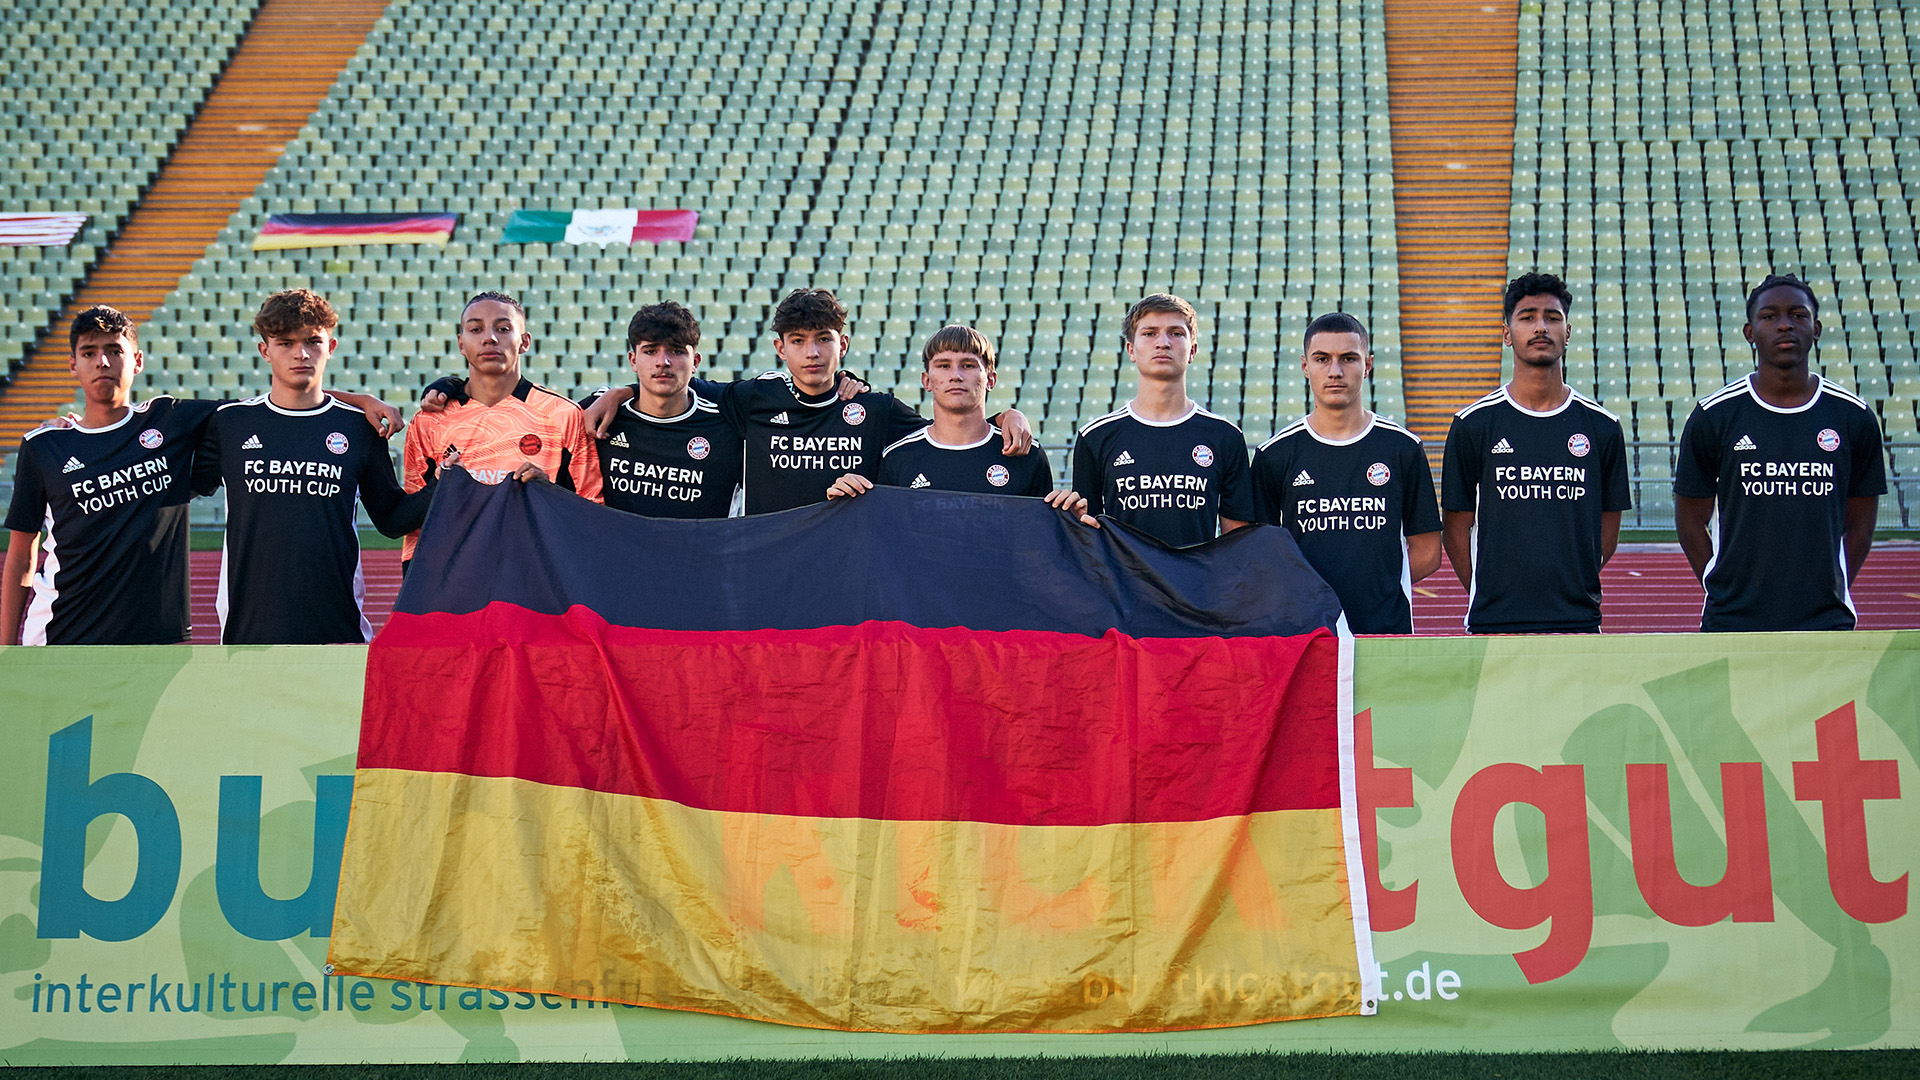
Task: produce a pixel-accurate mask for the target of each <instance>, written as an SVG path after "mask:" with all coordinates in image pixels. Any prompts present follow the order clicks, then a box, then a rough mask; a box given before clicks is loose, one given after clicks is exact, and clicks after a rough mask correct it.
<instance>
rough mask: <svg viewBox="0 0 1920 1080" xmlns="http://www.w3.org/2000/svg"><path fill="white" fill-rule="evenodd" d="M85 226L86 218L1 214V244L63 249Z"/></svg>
mask: <svg viewBox="0 0 1920 1080" xmlns="http://www.w3.org/2000/svg"><path fill="white" fill-rule="evenodd" d="M86 223H87V215H85V214H80V213H72V214H67V213H61V214H0V244H7V245H11V246H13V247H64V246H66V245H67V244H71V243H73V238H74V236H75V234H77V233H79V231H80V227H81V226H83V225H85V224H86Z"/></svg>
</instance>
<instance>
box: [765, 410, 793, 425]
mask: <svg viewBox="0 0 1920 1080" xmlns="http://www.w3.org/2000/svg"><path fill="white" fill-rule="evenodd" d="M767 423H769V424H791V423H793V421H792V420H789V419H787V414H786V413H776V414H774V417H773V419H771V420H769V421H767Z"/></svg>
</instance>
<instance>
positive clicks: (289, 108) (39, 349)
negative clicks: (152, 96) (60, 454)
mask: <svg viewBox="0 0 1920 1080" xmlns="http://www.w3.org/2000/svg"><path fill="white" fill-rule="evenodd" d="M385 9H386V4H385V2H384V0H328V2H327V3H325V4H313V3H308V2H306V0H267V2H266V3H265V4H263V5H262V6H261V8H260V11H259V13H258V14H257V15H256V16H255V17H254V22H253V26H252V28H251V29H250V30H249V31H248V33H247V36H246V38H245V39H244V40H243V41H242V42H241V44H240V48H239V50H238V51H237V52H236V53H235V54H234V57H233V60H232V62H231V63H229V64H228V65H227V70H226V72H225V73H224V74H223V75H222V76H221V78H220V82H219V84H218V85H217V86H215V87H214V89H213V92H212V94H210V95H209V96H208V98H207V102H206V105H205V106H204V107H203V108H202V109H201V110H200V114H199V115H198V116H197V117H195V118H194V121H193V123H192V125H191V126H189V127H188V128H187V131H186V134H185V135H184V136H182V138H181V140H180V144H179V146H178V147H176V148H175V149H174V152H173V154H172V156H171V157H169V158H168V159H167V163H166V166H165V167H164V168H163V169H162V170H161V172H160V175H159V177H158V178H157V179H156V180H155V181H154V183H153V186H152V188H150V189H149V190H148V192H147V194H146V197H145V198H144V199H142V200H141V201H140V204H139V206H138V207H137V208H136V209H135V210H134V212H133V214H132V216H130V217H129V218H128V219H127V222H126V224H125V225H124V226H123V227H122V229H121V230H120V233H119V235H118V236H117V237H115V238H114V239H113V241H112V245H111V247H110V248H109V250H108V251H107V253H106V255H105V256H104V257H103V258H102V260H101V262H100V264H99V266H97V267H96V268H95V269H94V271H93V273H92V275H91V276H89V277H88V279H87V282H86V284H85V285H83V286H82V287H81V289H80V292H79V294H78V295H77V296H75V297H74V299H73V300H72V301H71V302H69V303H68V304H67V307H66V310H64V311H63V312H61V315H60V318H59V319H57V320H55V322H54V323H53V325H52V326H50V327H49V328H48V330H47V332H46V333H45V334H43V335H42V336H41V338H40V340H39V342H37V343H36V346H35V348H34V351H33V354H32V358H31V359H30V360H29V361H28V362H27V364H26V366H25V368H24V369H23V370H22V371H20V372H19V373H18V374H17V375H16V377H15V379H14V381H13V384H12V385H11V386H9V387H7V388H6V389H5V390H4V392H0V446H4V447H5V448H11V447H12V446H13V445H14V443H15V442H16V441H17V440H18V439H19V437H20V435H21V433H23V432H25V431H26V430H28V429H29V428H31V427H33V426H34V425H35V424H37V423H38V422H40V421H41V420H43V419H45V418H46V417H48V416H51V415H54V414H55V413H59V412H64V411H65V410H66V409H67V408H68V406H69V404H70V403H71V402H72V401H73V396H74V384H73V378H72V376H71V374H70V373H69V371H68V367H67V361H68V356H69V351H68V346H67V333H68V329H69V327H71V326H72V323H73V316H74V314H75V313H77V312H79V311H82V310H85V309H86V308H89V307H92V306H93V305H95V304H107V305H109V306H111V307H116V308H119V309H120V310H122V311H125V312H127V313H128V314H129V315H132V316H133V317H134V319H135V320H137V321H142V320H144V319H145V318H146V316H147V315H148V314H150V313H151V312H152V311H153V309H154V308H155V307H157V306H159V304H160V301H161V300H162V299H163V298H165V296H166V295H167V293H168V292H170V291H171V290H172V289H173V287H174V285H175V284H176V283H177V282H178V281H179V280H180V277H181V276H182V275H183V274H185V273H186V272H187V270H188V269H189V268H191V267H192V265H193V261H194V260H195V259H197V258H199V257H200V254H201V252H203V251H205V250H206V248H207V245H208V244H209V243H211V242H212V241H213V239H214V238H215V237H216V236H217V235H218V233H219V232H220V229H221V227H223V226H224V225H226V223H227V218H228V217H229V216H230V215H231V214H232V213H233V212H234V210H235V209H237V208H238V207H239V205H240V203H241V201H242V200H244V199H245V198H247V196H249V195H252V194H253V191H254V188H256V187H258V186H259V184H260V180H261V178H262V177H263V176H265V175H266V172H267V170H268V169H270V168H272V167H273V163H274V162H275V161H277V160H278V159H279V157H280V154H281V151H282V150H283V149H284V148H285V146H286V144H287V142H288V141H289V140H290V139H292V138H293V137H294V136H295V135H296V134H298V133H299V131H300V128H301V126H302V125H304V124H305V123H306V122H307V117H308V116H310V115H311V114H312V113H313V110H314V109H315V108H316V107H317V106H318V105H319V103H320V101H321V99H322V98H324V97H325V96H326V93H327V90H328V89H329V88H331V87H332V86H333V83H334V80H335V79H337V78H339V75H340V71H341V69H343V68H345V67H346V65H347V62H348V61H349V60H351V59H352V58H353V55H354V53H355V51H357V50H358V49H359V48H360V45H361V43H362V42H364V41H365V40H366V37H367V34H368V32H369V31H370V30H372V29H373V25H374V23H375V21H376V20H378V19H379V17H380V14H381V12H383V11H384V10H385ZM136 386H137V384H136ZM136 392H137V391H136Z"/></svg>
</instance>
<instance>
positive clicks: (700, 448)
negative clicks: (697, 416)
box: [687, 435, 713, 461]
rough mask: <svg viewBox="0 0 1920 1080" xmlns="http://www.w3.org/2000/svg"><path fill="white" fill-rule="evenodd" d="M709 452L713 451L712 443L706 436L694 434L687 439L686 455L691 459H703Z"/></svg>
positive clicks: (705, 458)
mask: <svg viewBox="0 0 1920 1080" xmlns="http://www.w3.org/2000/svg"><path fill="white" fill-rule="evenodd" d="M711 453H713V444H712V443H710V442H708V441H707V439H706V436H704V435H695V436H694V437H693V438H691V439H688V440H687V456H688V457H690V458H692V459H693V460H695V461H705V460H707V455H708V454H711Z"/></svg>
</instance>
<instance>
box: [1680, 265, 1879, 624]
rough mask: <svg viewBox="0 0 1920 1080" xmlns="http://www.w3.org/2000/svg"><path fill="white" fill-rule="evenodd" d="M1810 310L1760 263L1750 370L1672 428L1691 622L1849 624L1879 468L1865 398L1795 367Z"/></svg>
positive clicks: (1795, 289)
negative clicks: (1694, 605)
mask: <svg viewBox="0 0 1920 1080" xmlns="http://www.w3.org/2000/svg"><path fill="white" fill-rule="evenodd" d="M1819 316H1820V302H1819V300H1817V299H1815V298H1814V295H1813V290H1812V288H1810V287H1809V286H1808V285H1807V283H1806V282H1804V281H1801V280H1800V279H1799V278H1797V277H1792V276H1785V277H1781V276H1773V275H1769V276H1768V277H1767V279H1766V280H1764V281H1762V282H1761V283H1760V284H1759V286H1758V287H1757V288H1755V289H1754V290H1753V292H1752V294H1750V295H1749V296H1748V297H1747V323H1746V327H1745V332H1746V335H1747V340H1748V341H1749V342H1751V343H1752V344H1753V350H1754V360H1755V366H1756V370H1755V371H1754V372H1753V374H1751V375H1746V376H1742V377H1741V378H1739V379H1737V380H1735V381H1733V382H1731V383H1728V384H1727V385H1726V386H1725V387H1724V388H1722V389H1721V390H1718V391H1716V392H1715V393H1713V394H1711V395H1709V396H1707V397H1706V398H1704V399H1702V400H1701V402H1700V404H1699V405H1697V406H1695V407H1694V410H1693V415H1692V416H1689V417H1688V418H1687V426H1686V428H1685V429H1684V430H1683V431H1682V432H1681V434H1680V462H1679V466H1678V468H1677V469H1676V471H1675V473H1674V478H1673V494H1674V524H1675V525H1676V527H1677V529H1678V531H1679V533H1680V547H1681V548H1682V550H1684V551H1685V552H1686V553H1687V561H1688V562H1689V563H1691V564H1692V565H1693V573H1694V576H1695V577H1698V578H1700V580H1701V584H1702V585H1704V586H1706V590H1707V602H1706V607H1705V609H1704V610H1703V611H1702V612H1701V616H1700V629H1702V630H1851V629H1853V626H1854V610H1853V596H1852V593H1851V590H1850V586H1851V585H1852V582H1853V579H1854V576H1855V575H1856V574H1858V573H1859V572H1860V567H1861V564H1863V563H1865V562H1866V560H1867V552H1868V551H1869V550H1871V549H1872V546H1873V523H1874V518H1875V516H1876V514H1877V513H1878V511H1879V497H1880V496H1881V495H1883V494H1885V493H1886V490H1887V480H1886V471H1885V465H1884V463H1883V462H1882V460H1881V457H1880V425H1879V423H1878V422H1877V421H1876V420H1875V419H1874V415H1873V412H1872V410H1870V409H1869V408H1868V407H1867V404H1866V402H1864V401H1862V400H1860V399H1859V398H1857V397H1855V396H1854V395H1852V394H1850V393H1848V392H1847V391H1845V390H1843V389H1841V388H1840V387H1839V386H1837V385H1835V384H1834V383H1831V382H1828V381H1827V380H1826V379H1825V378H1823V377H1821V376H1819V375H1816V374H1814V373H1813V372H1812V371H1811V370H1810V369H1809V367H1808V355H1809V354H1810V353H1811V352H1812V351H1813V346H1814V343H1815V342H1816V341H1818V340H1819V339H1820V318H1819ZM1716 504H1717V509H1718V510H1719V515H1718V517H1717V518H1716V517H1715V515H1714V511H1715V509H1716ZM1709 523H1711V525H1712V526H1713V528H1712V530H1711V532H1710V531H1709Z"/></svg>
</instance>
